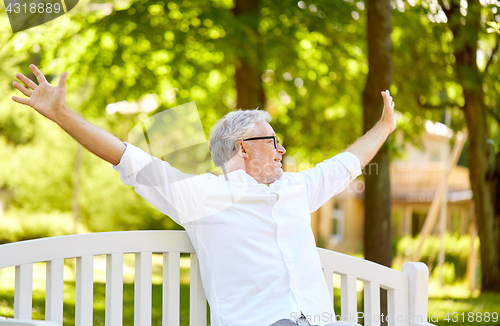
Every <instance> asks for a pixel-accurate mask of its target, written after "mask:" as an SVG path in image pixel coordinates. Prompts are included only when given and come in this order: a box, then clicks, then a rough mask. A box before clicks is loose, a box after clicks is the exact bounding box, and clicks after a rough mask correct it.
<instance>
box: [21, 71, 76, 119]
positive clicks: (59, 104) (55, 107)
mask: <svg viewBox="0 0 500 326" xmlns="http://www.w3.org/2000/svg"><path fill="white" fill-rule="evenodd" d="M30 69H31V71H32V72H33V73H34V74H35V77H36V79H37V80H38V85H37V84H36V83H35V82H34V81H32V80H31V79H29V78H27V77H26V76H24V75H23V74H16V78H17V79H19V80H20V81H22V82H23V83H24V84H25V85H26V86H27V87H28V88H25V87H24V86H22V85H21V84H19V83H18V82H14V83H13V84H14V87H15V88H17V89H18V90H19V91H20V92H21V93H23V94H24V95H26V96H28V98H19V97H17V96H13V97H12V100H14V101H15V102H17V103H21V104H24V105H28V106H30V107H32V108H34V109H35V110H36V111H37V112H38V113H40V114H41V115H43V116H45V117H47V118H49V119H50V120H52V121H54V119H55V117H56V116H57V114H58V112H59V111H60V110H62V109H64V108H65V106H66V105H65V101H64V97H65V94H66V79H67V77H68V73H67V72H65V73H64V74H62V76H61V78H60V79H59V84H58V85H57V87H52V86H51V85H50V84H49V83H48V82H47V79H45V76H44V75H43V74H42V72H41V71H40V70H39V69H38V68H37V67H36V66H35V65H30ZM30 89H31V90H30Z"/></svg>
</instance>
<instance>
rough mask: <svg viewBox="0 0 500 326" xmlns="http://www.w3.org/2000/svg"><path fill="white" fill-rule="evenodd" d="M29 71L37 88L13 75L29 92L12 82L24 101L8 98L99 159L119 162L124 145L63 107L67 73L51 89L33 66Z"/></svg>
mask: <svg viewBox="0 0 500 326" xmlns="http://www.w3.org/2000/svg"><path fill="white" fill-rule="evenodd" d="M30 69H31V71H33V73H34V74H35V76H36V79H37V80H38V85H37V84H36V83H35V82H33V81H32V80H30V79H29V78H26V76H23V75H22V74H16V77H17V78H18V79H19V80H20V81H22V82H23V83H24V84H25V85H26V86H28V87H29V88H30V89H31V90H30V89H28V88H25V87H24V86H22V85H21V84H19V83H17V82H14V87H15V88H17V89H18V90H19V91H21V93H23V94H24V95H26V96H28V98H19V97H16V96H13V97H12V99H13V100H14V101H16V102H17V103H21V104H24V105H28V106H31V107H32V108H34V109H35V110H36V111H37V112H38V113H40V114H41V115H43V116H45V117H47V118H49V119H50V120H52V121H54V122H55V123H57V124H58V125H59V126H60V127H61V128H63V129H64V131H66V132H67V133H68V134H70V135H71V137H73V138H74V139H75V140H76V141H77V142H79V143H80V144H81V145H82V146H83V147H85V148H86V149H88V150H89V151H91V152H92V153H94V154H95V155H97V156H99V157H100V158H102V159H103V160H105V161H108V162H109V163H111V164H113V165H117V164H118V163H120V160H121V157H122V156H123V153H124V152H125V149H126V147H125V145H124V144H123V143H122V142H121V141H120V140H119V139H118V138H116V137H115V136H113V135H111V134H110V133H109V132H107V131H104V130H102V129H100V128H98V127H96V126H94V125H93V124H91V123H90V122H88V121H87V120H85V119H84V118H83V117H81V116H79V115H78V114H77V113H75V112H73V111H72V110H70V109H69V108H68V107H66V105H65V102H64V96H65V94H66V78H67V77H68V73H67V72H65V73H64V74H62V76H61V78H60V79H59V84H58V85H57V87H52V86H50V84H49V83H48V82H47V80H46V79H45V76H44V75H43V74H42V73H41V72H40V70H38V68H37V67H36V66H35V65H30Z"/></svg>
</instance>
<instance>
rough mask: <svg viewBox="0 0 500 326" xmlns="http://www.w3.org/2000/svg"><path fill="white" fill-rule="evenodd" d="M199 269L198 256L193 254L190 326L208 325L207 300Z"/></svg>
mask: <svg viewBox="0 0 500 326" xmlns="http://www.w3.org/2000/svg"><path fill="white" fill-rule="evenodd" d="M198 268H199V267H198V257H197V256H196V254H191V268H190V279H191V281H190V288H189V295H190V298H191V299H190V303H189V304H190V309H189V326H206V325H207V299H206V297H205V292H204V291H203V286H202V284H201V276H200V273H199V269H198Z"/></svg>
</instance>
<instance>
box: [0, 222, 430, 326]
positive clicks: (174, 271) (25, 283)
mask: <svg viewBox="0 0 500 326" xmlns="http://www.w3.org/2000/svg"><path fill="white" fill-rule="evenodd" d="M318 251H319V255H320V258H321V264H322V267H323V272H324V275H325V279H326V281H327V284H328V286H329V288H330V295H331V296H332V297H333V280H334V277H333V275H334V273H335V274H339V275H341V276H340V277H341V315H342V320H344V321H347V322H357V319H356V318H355V317H354V316H357V315H358V307H357V301H356V281H357V280H359V281H363V282H364V312H363V313H364V315H365V319H364V325H365V326H379V325H380V321H379V318H366V316H379V315H380V288H384V289H387V291H388V292H387V293H388V315H389V325H390V326H393V325H394V326H396V325H397V326H402V325H407V326H427V325H430V324H428V323H427V322H426V319H427V291H428V278H429V276H428V275H429V272H428V269H427V266H426V265H425V264H423V263H413V262H411V263H406V264H405V265H404V266H403V269H402V271H401V272H398V271H396V270H393V269H390V268H387V267H384V266H381V265H378V264H375V263H372V262H369V261H366V260H362V259H359V258H355V257H352V256H348V255H344V254H340V253H337V252H333V251H329V250H325V249H318ZM127 253H133V254H135V282H134V284H135V285H134V286H135V288H134V325H136V326H150V325H151V293H152V292H151V291H152V289H151V288H152V254H153V253H160V254H162V255H163V285H162V289H163V292H162V325H165V326H166V325H168V326H174V325H176V326H177V325H179V319H180V316H179V314H180V307H179V295H180V253H189V254H190V257H191V258H190V261H191V268H190V298H191V299H190V310H189V311H190V316H189V325H190V326H202V325H206V319H207V310H206V297H205V293H204V291H203V287H202V284H201V278H200V273H199V270H198V260H197V257H196V254H195V252H194V249H193V247H192V245H191V242H190V240H189V238H188V236H187V234H186V233H185V232H184V231H128V232H104V233H90V234H82V235H70V236H61V237H53V238H44V239H37V240H30V241H21V242H17V243H11V244H5V245H1V246H0V272H1V269H2V268H6V267H12V266H15V291H14V319H0V325H1V326H7V325H9V326H25V325H26V326H27V325H30V326H35V325H36V326H56V325H59V326H60V325H62V320H63V284H64V283H63V271H64V259H68V258H76V300H75V325H76V326H90V325H92V319H93V279H94V277H93V275H94V256H96V255H106V302H105V325H106V326H121V325H122V312H123V255H124V254H127ZM36 262H46V298H45V320H46V321H30V320H31V319H32V288H33V285H32V284H33V263H36ZM0 275H1V274H0ZM0 286H2V280H1V279H0ZM3 286H5V284H3ZM338 313H339V312H336V314H338ZM256 326H265V325H256Z"/></svg>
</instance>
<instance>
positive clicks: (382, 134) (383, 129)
mask: <svg viewBox="0 0 500 326" xmlns="http://www.w3.org/2000/svg"><path fill="white" fill-rule="evenodd" d="M382 97H383V98H384V109H383V111H382V118H380V120H379V121H378V122H377V123H376V124H375V126H373V128H372V129H370V130H369V131H368V132H367V133H366V134H364V135H363V136H362V137H361V138H360V139H358V140H357V141H356V142H355V143H354V144H352V145H351V146H349V147H348V148H347V149H346V152H351V153H352V154H354V155H356V157H357V158H358V159H359V161H360V162H361V168H363V167H364V166H365V165H367V164H368V163H369V162H370V161H371V160H372V159H373V157H374V156H375V155H376V154H377V152H378V151H379V149H380V147H382V144H383V143H384V142H385V140H386V139H387V137H388V136H389V134H390V133H391V132H393V131H394V129H396V124H397V118H398V115H397V114H394V102H393V101H392V96H391V94H390V93H389V91H385V92H382Z"/></svg>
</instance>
